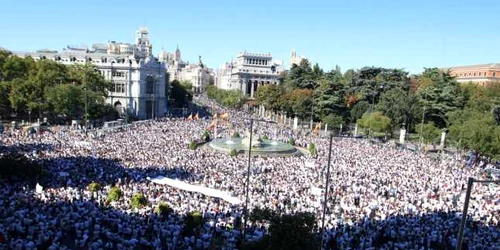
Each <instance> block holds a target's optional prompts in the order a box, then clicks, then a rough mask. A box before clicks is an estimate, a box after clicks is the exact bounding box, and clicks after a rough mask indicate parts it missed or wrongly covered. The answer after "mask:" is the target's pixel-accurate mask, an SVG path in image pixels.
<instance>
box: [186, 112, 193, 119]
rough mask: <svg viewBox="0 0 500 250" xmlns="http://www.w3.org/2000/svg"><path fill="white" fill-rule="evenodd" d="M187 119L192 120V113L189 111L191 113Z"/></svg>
mask: <svg viewBox="0 0 500 250" xmlns="http://www.w3.org/2000/svg"><path fill="white" fill-rule="evenodd" d="M187 119H188V121H189V120H193V114H192V113H191V114H190V115H189V116H188V118H187Z"/></svg>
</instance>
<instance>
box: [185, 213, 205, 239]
mask: <svg viewBox="0 0 500 250" xmlns="http://www.w3.org/2000/svg"><path fill="white" fill-rule="evenodd" d="M184 222H185V224H186V226H185V227H184V235H186V236H191V235H193V234H194V233H195V231H197V230H198V229H199V228H200V227H201V226H202V224H203V218H202V215H201V213H200V212H198V211H194V212H192V213H190V214H188V215H187V216H186V218H185V220H184Z"/></svg>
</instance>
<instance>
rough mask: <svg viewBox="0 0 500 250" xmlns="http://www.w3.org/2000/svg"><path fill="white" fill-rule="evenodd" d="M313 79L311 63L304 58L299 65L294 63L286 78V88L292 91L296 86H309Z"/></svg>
mask: <svg viewBox="0 0 500 250" xmlns="http://www.w3.org/2000/svg"><path fill="white" fill-rule="evenodd" d="M312 80H313V74H312V68H311V64H310V63H309V61H308V60H306V59H303V60H302V61H301V62H300V63H299V65H296V64H293V65H292V67H291V68H290V71H289V72H288V73H287V75H286V78H285V88H286V89H287V91H290V90H292V89H295V88H308V87H310V84H311V82H312Z"/></svg>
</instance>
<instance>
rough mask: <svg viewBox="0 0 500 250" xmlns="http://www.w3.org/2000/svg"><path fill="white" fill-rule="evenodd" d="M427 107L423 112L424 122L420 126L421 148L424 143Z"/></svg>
mask: <svg viewBox="0 0 500 250" xmlns="http://www.w3.org/2000/svg"><path fill="white" fill-rule="evenodd" d="M426 109H427V107H426V106H425V105H424V111H423V112H422V122H421V124H420V147H422V144H423V143H424V134H423V132H424V122H425V111H426Z"/></svg>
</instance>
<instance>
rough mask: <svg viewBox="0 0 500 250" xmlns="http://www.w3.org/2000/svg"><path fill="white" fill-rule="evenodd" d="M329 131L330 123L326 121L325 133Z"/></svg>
mask: <svg viewBox="0 0 500 250" xmlns="http://www.w3.org/2000/svg"><path fill="white" fill-rule="evenodd" d="M326 132H328V123H325V133H326Z"/></svg>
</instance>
